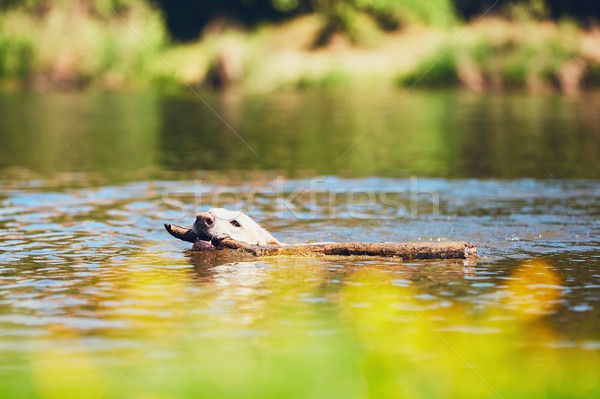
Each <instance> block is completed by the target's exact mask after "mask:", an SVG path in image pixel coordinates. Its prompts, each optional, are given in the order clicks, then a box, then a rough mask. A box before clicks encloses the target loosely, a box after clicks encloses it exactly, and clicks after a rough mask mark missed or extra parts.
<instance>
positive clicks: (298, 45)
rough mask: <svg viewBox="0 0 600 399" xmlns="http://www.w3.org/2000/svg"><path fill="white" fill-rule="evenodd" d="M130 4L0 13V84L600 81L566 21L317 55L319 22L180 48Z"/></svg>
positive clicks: (491, 21)
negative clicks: (123, 7)
mask: <svg viewBox="0 0 600 399" xmlns="http://www.w3.org/2000/svg"><path fill="white" fill-rule="evenodd" d="M139 4H140V5H139V6H136V7H132V8H129V9H127V10H125V11H124V12H123V13H122V14H119V15H118V16H117V15H115V14H114V13H112V11H111V10H105V12H104V13H102V12H97V10H94V12H92V11H90V10H89V9H86V8H85V7H79V8H77V7H75V8H74V7H70V8H69V9H63V8H60V7H55V8H53V9H51V10H49V11H47V12H45V13H44V14H43V15H37V16H36V15H32V14H30V13H24V12H21V11H18V10H14V11H6V12H4V13H3V17H2V22H0V85H1V87H2V88H4V89H5V90H6V89H9V90H20V89H30V90H36V91H47V90H108V91H122V90H160V91H177V90H182V89H183V90H185V89H186V86H192V87H200V86H210V87H213V88H217V89H222V88H226V87H239V88H242V89H244V90H249V91H256V92H269V91H273V90H282V89H304V88H310V87H318V88H327V87H340V86H342V87H345V86H347V87H354V86H363V87H365V86H366V87H374V88H376V87H390V86H405V87H410V86H413V85H416V86H419V87H423V86H426V87H432V86H433V87H439V86H463V87H466V88H468V89H470V90H473V91H478V92H482V91H488V90H489V91H499V90H507V89H510V90H514V89H516V90H525V91H528V92H535V93H538V92H550V91H561V92H563V93H568V94H576V93H578V92H579V91H581V90H583V89H585V88H587V87H594V86H595V87H597V86H598V85H600V29H599V28H592V29H589V30H584V29H582V28H580V27H578V26H576V25H575V24H574V23H570V22H559V23H555V22H539V21H534V20H530V19H523V20H519V21H515V20H508V19H500V18H485V19H481V20H476V21H475V22H472V23H470V24H451V25H448V26H446V27H431V26H424V25H419V24H412V25H409V26H404V27H403V28H402V29H400V30H397V31H394V32H388V33H384V32H373V33H372V34H371V35H367V36H365V37H363V38H362V40H360V41H359V42H358V43H356V41H354V42H351V41H350V40H349V39H348V38H347V37H346V36H344V35H341V34H334V35H332V36H331V37H330V38H329V39H328V42H327V43H326V44H325V45H323V46H320V47H315V45H314V44H315V40H316V38H317V37H318V35H319V34H320V32H321V31H322V27H323V20H322V19H321V17H320V16H318V15H314V14H313V15H305V16H300V17H296V18H294V19H291V20H289V21H287V22H283V23H279V24H273V25H262V26H260V27H257V28H255V29H252V30H246V29H242V28H240V27H236V26H235V25H233V24H229V23H225V22H224V21H216V22H214V23H213V24H211V25H210V26H209V27H207V28H206V29H205V31H204V33H203V35H202V36H201V37H200V38H199V39H198V40H196V41H193V42H189V43H185V44H177V43H173V41H171V40H170V39H169V35H168V32H167V30H166V27H165V24H164V21H163V17H162V14H161V13H160V12H159V11H158V10H156V9H153V8H152V7H150V6H143V4H144V3H139ZM74 32H76V34H74Z"/></svg>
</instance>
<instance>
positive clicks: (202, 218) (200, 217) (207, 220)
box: [196, 212, 215, 227]
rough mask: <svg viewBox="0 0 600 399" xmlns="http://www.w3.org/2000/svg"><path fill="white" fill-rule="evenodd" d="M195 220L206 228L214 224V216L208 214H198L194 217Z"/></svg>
mask: <svg viewBox="0 0 600 399" xmlns="http://www.w3.org/2000/svg"><path fill="white" fill-rule="evenodd" d="M196 220H197V221H199V222H200V223H202V224H203V225H205V226H206V227H208V226H210V225H212V224H213V223H214V222H215V215H213V214H212V213H208V212H200V213H199V214H197V215H196Z"/></svg>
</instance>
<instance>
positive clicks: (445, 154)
mask: <svg viewBox="0 0 600 399" xmlns="http://www.w3.org/2000/svg"><path fill="white" fill-rule="evenodd" d="M398 96H399V93H397V92H393V91H390V92H377V93H356V95H355V96H348V95H346V93H335V92H327V93H323V92H307V93H302V94H298V93H296V94H293V93H276V94H273V95H271V96H267V97H265V96H259V97H257V96H253V95H241V94H240V95H232V94H231V93H229V94H226V95H225V94H223V95H219V94H217V93H202V97H203V99H205V101H206V102H207V104H208V106H207V105H205V104H204V103H202V102H201V101H200V100H199V99H198V98H196V97H194V96H191V95H189V96H186V95H184V96H156V95H150V96H149V95H122V94H121V95H117V94H98V95H90V94H14V93H12V94H6V93H4V94H2V95H0V140H1V141H2V143H3V146H2V147H0V170H2V172H1V173H3V174H4V175H6V174H7V173H9V172H10V173H13V174H14V173H15V172H16V171H25V172H34V173H36V174H42V175H49V174H56V173H58V172H65V171H68V172H76V171H87V172H95V173H97V174H99V175H100V176H105V177H106V176H108V177H110V178H111V179H118V180H123V179H125V180H131V179H139V178H148V177H151V176H156V175H163V176H165V175H167V172H168V171H171V172H173V171H175V172H177V171H181V172H187V171H190V170H192V171H196V170H206V169H208V170H219V171H227V172H229V173H231V172H232V171H242V172H243V171H248V170H277V171H280V172H282V173H284V174H285V175H287V176H290V177H294V176H306V175H313V176H314V175H316V174H326V175H349V176H372V175H376V176H393V177H397V176H410V175H417V176H420V177H422V176H441V177H496V178H498V177H502V178H516V177H541V178H551V177H553V178H557V177H558V178H566V177H569V178H598V177H599V174H598V170H600V164H599V163H598V162H599V161H598V160H599V159H600V153H599V151H600V137H599V134H598V132H599V131H600V116H599V115H598V113H597V112H595V110H596V109H597V108H598V107H600V96H598V93H589V94H587V95H585V96H582V97H577V98H568V97H562V96H537V97H536V96H523V95H520V94H496V95H486V96H479V95H474V94H472V93H462V92H454V91H448V92H437V93H436V92H433V93H432V92H427V93H423V92H413V93H410V94H409V95H408V96H406V97H404V98H403V99H402V100H401V101H400V102H398V103H397V104H396V105H395V106H394V107H393V108H391V109H388V108H389V106H390V104H393V103H394V102H395V100H396V99H397V98H398ZM209 106H210V108H209ZM385 111H388V112H386V113H385V116H384V117H383V118H381V119H380V117H381V116H382V115H384V112H385ZM374 121H378V122H377V123H376V124H373V122H374ZM365 133H366V134H365ZM244 142H245V143H244ZM246 144H247V145H246ZM350 148H352V149H351V150H350V151H349V149H350ZM11 171H12V172H11ZM171 175H172V174H171ZM188 176H189V173H188Z"/></svg>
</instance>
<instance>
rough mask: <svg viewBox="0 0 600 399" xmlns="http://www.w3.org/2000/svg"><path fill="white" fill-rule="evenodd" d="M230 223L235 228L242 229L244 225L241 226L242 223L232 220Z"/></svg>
mask: <svg viewBox="0 0 600 399" xmlns="http://www.w3.org/2000/svg"><path fill="white" fill-rule="evenodd" d="M230 223H231V224H232V225H234V226H235V227H242V225H240V222H238V221H237V220H232V221H231V222H230Z"/></svg>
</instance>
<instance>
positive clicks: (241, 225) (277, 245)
mask: <svg viewBox="0 0 600 399" xmlns="http://www.w3.org/2000/svg"><path fill="white" fill-rule="evenodd" d="M165 229H167V231H168V232H169V233H170V234H171V235H172V236H174V237H176V238H178V239H180V240H183V241H187V242H190V243H193V244H194V245H193V247H192V250H193V251H207V250H216V249H237V250H242V251H245V252H248V253H251V254H252V255H255V256H269V255H296V256H306V255H314V254H322V255H342V256H347V255H357V256H380V257H399V258H402V259H403V260H412V259H474V258H476V256H477V248H476V247H475V245H473V244H471V243H467V242H463V241H459V242H439V243H438V242H436V243H430V242H418V243H388V242H385V243H360V242H358V243H356V242H354V243H323V244H296V245H287V244H283V243H281V242H279V241H278V240H277V239H276V238H275V237H273V236H272V235H271V233H269V232H268V231H267V230H265V229H264V228H262V227H261V226H259V225H258V223H256V222H255V221H253V220H252V219H251V218H250V217H248V216H247V215H245V214H243V213H241V212H234V211H229V210H227V209H223V208H213V209H211V210H209V211H208V212H202V213H199V214H198V215H197V216H196V220H195V221H194V225H193V226H192V227H191V228H185V227H180V226H176V225H172V224H165Z"/></svg>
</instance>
